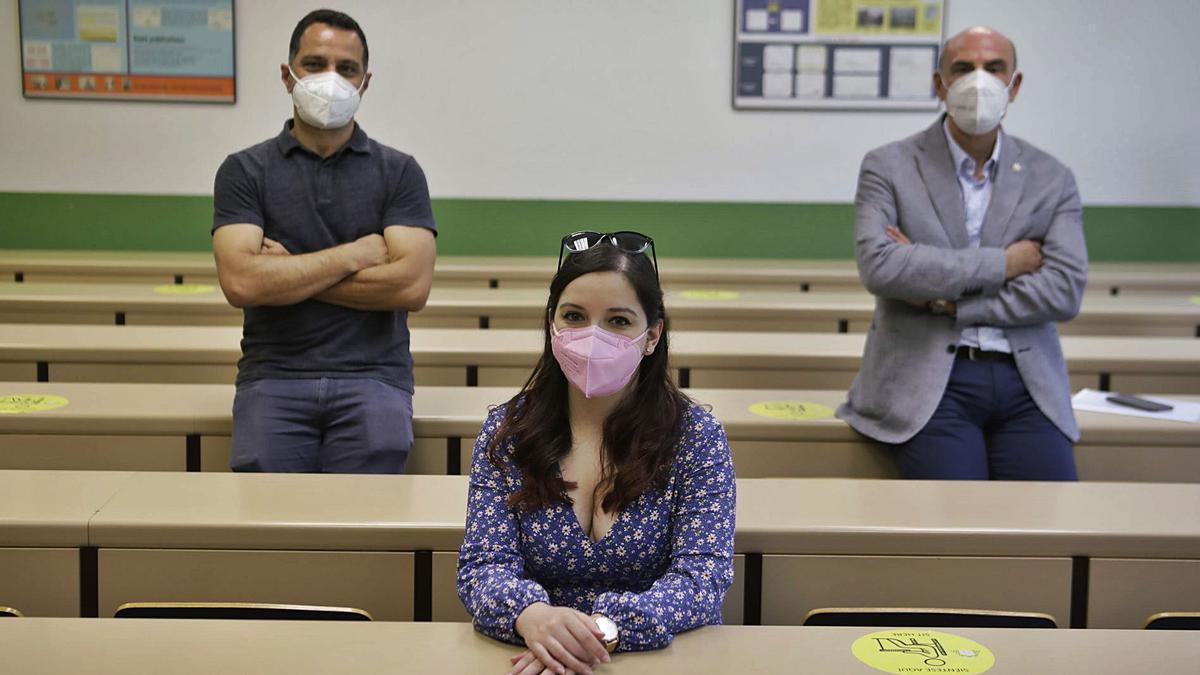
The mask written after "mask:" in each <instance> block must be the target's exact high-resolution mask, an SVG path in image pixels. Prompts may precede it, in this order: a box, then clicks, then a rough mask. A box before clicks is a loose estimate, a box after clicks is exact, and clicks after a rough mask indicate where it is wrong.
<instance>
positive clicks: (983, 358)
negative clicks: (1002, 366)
mask: <svg viewBox="0 0 1200 675" xmlns="http://www.w3.org/2000/svg"><path fill="white" fill-rule="evenodd" d="M954 353H955V355H956V356H958V357H959V358H966V359H971V360H972V361H979V362H981V363H1014V362H1015V361H1014V360H1013V355H1012V354H1009V353H1008V352H985V351H983V350H982V349H980V348H979V347H968V346H966V345H959V346H958V349H957V350H956V351H955V352H954Z"/></svg>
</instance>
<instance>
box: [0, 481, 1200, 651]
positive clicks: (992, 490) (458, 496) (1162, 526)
mask: <svg viewBox="0 0 1200 675" xmlns="http://www.w3.org/2000/svg"><path fill="white" fill-rule="evenodd" d="M88 481H93V482H94V484H95V485H96V486H98V487H96V488H94V489H93V491H92V493H91V494H89V495H88V496H87V498H83V497H67V499H73V500H74V505H73V506H72V507H71V508H68V509H65V511H69V513H68V514H67V517H66V520H69V521H72V523H73V525H74V527H73V528H70V529H69V530H68V529H66V528H64V527H63V525H64V522H63V521H64V515H63V513H64V509H61V508H60V509H58V510H57V511H56V510H55V508H56V507H55V506H54V505H55V504H57V503H59V502H60V501H63V500H64V495H70V494H71V490H72V489H74V488H75V487H76V486H78V485H80V484H81V483H87V482H88ZM0 493H3V494H7V495H15V496H18V497H20V498H21V499H22V501H23V502H24V505H23V506H22V507H21V508H20V509H17V510H16V511H15V512H14V511H11V510H7V511H4V512H3V513H4V515H3V516H0V565H2V566H4V567H3V568H4V569H5V570H6V571H8V572H9V573H8V574H3V575H0V598H13V600H11V601H10V600H5V602H7V603H8V604H13V605H17V604H18V601H19V603H20V604H21V605H24V607H25V608H26V609H27V611H28V612H29V613H30V614H41V615H52V614H54V611H52V610H54V609H55V607H56V606H55V605H46V604H43V602H42V600H41V596H40V595H39V594H37V593H36V592H35V590H36V589H37V588H44V587H46V586H47V585H50V584H51V581H52V580H53V579H55V578H59V580H60V581H65V578H60V577H62V576H63V575H64V574H68V575H69V574H71V573H73V574H75V576H73V577H71V578H72V579H75V580H79V581H81V585H80V586H79V589H80V593H81V594H82V596H83V597H81V599H80V602H79V607H80V608H81V610H82V611H81V613H83V614H85V615H88V614H91V615H97V616H111V615H112V611H113V610H114V609H115V608H116V607H117V606H118V605H119V604H121V603H124V602H132V601H204V600H207V601H225V602H229V601H244V602H291V603H297V604H327V605H339V606H356V607H362V608H364V609H367V610H368V611H370V612H371V613H372V614H374V615H375V616H376V617H377V618H380V619H384V620H413V619H417V620H430V619H432V620H462V619H464V618H465V614H464V611H463V608H462V606H461V603H459V601H458V599H457V597H456V595H455V592H454V582H453V579H454V569H455V564H456V553H457V550H458V546H459V544H460V543H461V538H462V528H463V522H464V519H465V506H466V493H467V479H466V477H463V476H317V475H296V474H286V475H285V474H275V475H270V474H265V475H264V474H253V475H248V474H188V473H164V472H148V473H115V474H110V473H86V474H81V473H79V472H61V471H51V472H37V471H0ZM89 501H90V504H89V505H88V507H89V508H91V509H92V510H91V511H90V512H89V511H88V509H86V508H80V507H81V506H82V504H83V502H89ZM1197 512H1200V486H1197V485H1184V484H1158V485H1156V484H1129V483H1074V484H1056V483H1018V482H968V481H964V482H956V481H934V482H926V481H878V480H848V479H745V478H742V479H739V480H738V506H737V533H736V539H735V552H736V553H737V554H738V556H737V560H736V561H735V571H736V575H737V579H736V581H735V584H734V587H733V589H731V592H730V594H729V596H728V598H727V602H726V605H725V616H726V619H727V620H728V621H729V622H731V623H743V622H744V623H751V624H754V623H763V624H782V625H788V624H793V625H794V624H798V623H799V621H800V620H801V618H802V617H803V616H804V614H805V613H806V612H807V611H808V610H809V609H811V608H814V607H820V606H863V605H866V606H872V605H891V606H971V607H980V608H988V609H997V610H1017V609H1023V610H1025V611H1043V612H1047V613H1049V614H1052V615H1054V616H1056V617H1058V618H1059V620H1060V621H1061V622H1062V625H1070V626H1072V627H1077V628H1083V627H1098V628H1137V627H1139V626H1140V622H1141V621H1142V620H1143V619H1144V618H1145V617H1146V616H1148V615H1149V614H1150V613H1152V612H1156V611H1183V610H1186V609H1188V608H1189V607H1190V608H1191V609H1195V607H1194V605H1195V601H1196V598H1197V597H1200V520H1197V519H1195V518H1191V517H1187V516H1186V515H1185V514H1194V513H1197ZM81 532H83V533H85V534H84V535H83V536H81V535H80V533H81ZM40 547H52V548H56V549H72V548H74V549H77V550H78V552H79V555H78V559H79V560H80V566H79V567H78V568H75V569H66V570H61V569H51V568H47V569H39V568H31V566H32V565H33V564H34V562H35V561H30V560H29V559H28V558H21V557H17V558H15V559H13V558H10V557H9V556H10V555H12V552H13V551H15V552H16V555H17V556H20V555H23V554H24V552H26V551H29V550H31V549H33V550H38V549H39V548H40ZM13 569H16V570H18V571H19V572H20V573H18V574H15V575H14V574H13V573H12V572H11V570H13ZM35 577H42V578H43V581H42V582H41V585H40V586H38V585H31V584H29V580H30V579H33V578H35ZM1131 586H1136V587H1137V588H1138V589H1139V591H1138V592H1137V593H1129V592H1128V590H1129V588H1130V587H1131ZM66 587H67V588H69V587H70V586H69V585H68V586H66ZM60 609H61V608H60ZM67 614H68V615H70V613H69V612H68V613H67Z"/></svg>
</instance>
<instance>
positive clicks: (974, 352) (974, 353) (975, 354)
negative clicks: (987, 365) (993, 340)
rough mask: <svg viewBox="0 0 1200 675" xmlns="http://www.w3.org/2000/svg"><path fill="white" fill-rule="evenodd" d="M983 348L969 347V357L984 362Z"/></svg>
mask: <svg viewBox="0 0 1200 675" xmlns="http://www.w3.org/2000/svg"><path fill="white" fill-rule="evenodd" d="M982 354H983V350H982V349H980V348H979V347H967V358H968V359H971V360H972V361H975V362H977V363H979V362H982V361H983V358H982Z"/></svg>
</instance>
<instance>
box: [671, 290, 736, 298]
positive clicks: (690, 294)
mask: <svg viewBox="0 0 1200 675" xmlns="http://www.w3.org/2000/svg"><path fill="white" fill-rule="evenodd" d="M741 296H742V294H741V293H738V292H737V291H720V290H714V289H711V288H702V289H694V290H690V291H683V292H682V293H680V294H679V297H681V298H683V299H685V300H737V299H738V298H740V297H741Z"/></svg>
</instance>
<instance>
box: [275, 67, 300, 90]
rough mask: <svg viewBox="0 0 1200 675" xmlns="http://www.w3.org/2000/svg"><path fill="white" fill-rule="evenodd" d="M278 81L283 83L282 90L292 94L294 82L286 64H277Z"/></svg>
mask: <svg viewBox="0 0 1200 675" xmlns="http://www.w3.org/2000/svg"><path fill="white" fill-rule="evenodd" d="M279 80H280V81H281V82H283V88H284V89H287V93H289V94H290V93H292V87H294V86H296V80H294V79H292V73H291V72H290V71H289V70H288V64H286V63H281V64H279Z"/></svg>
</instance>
